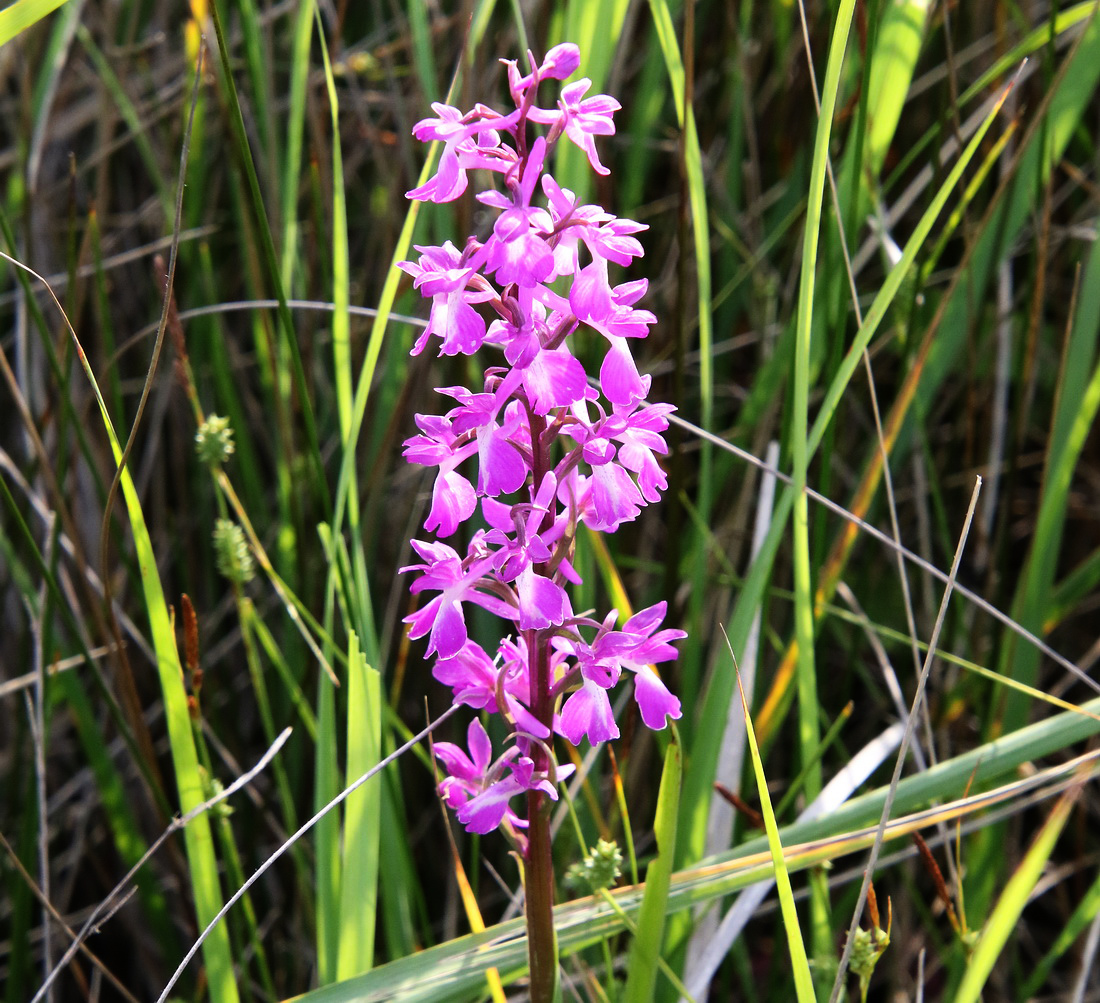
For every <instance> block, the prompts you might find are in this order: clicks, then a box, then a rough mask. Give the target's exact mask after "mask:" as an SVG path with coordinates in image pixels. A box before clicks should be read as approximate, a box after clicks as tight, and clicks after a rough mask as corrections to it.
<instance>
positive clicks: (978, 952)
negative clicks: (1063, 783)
mask: <svg viewBox="0 0 1100 1003" xmlns="http://www.w3.org/2000/svg"><path fill="white" fill-rule="evenodd" d="M1080 792H1081V788H1080V787H1079V786H1078V787H1076V788H1074V789H1073V790H1070V791H1067V792H1066V794H1065V795H1064V796H1063V797H1062V798H1061V799H1060V800H1059V801H1058V803H1057V804H1056V805H1055V806H1054V810H1053V811H1052V812H1051V813H1050V818H1048V819H1047V820H1046V822H1045V823H1044V824H1043V828H1042V829H1040V830H1039V834H1038V835H1037V836H1036V837H1035V840H1034V842H1033V843H1032V844H1031V846H1030V847H1029V848H1028V851H1027V853H1026V854H1025V855H1024V859H1023V860H1021V861H1020V865H1019V867H1017V868H1016V871H1015V873H1014V874H1013V875H1012V877H1011V878H1010V879H1009V881H1008V884H1007V885H1005V889H1004V891H1003V892H1002V893H1001V896H1000V898H999V899H998V900H997V904H996V906H994V908H993V912H992V913H991V914H990V916H989V919H988V920H986V924H985V927H984V928H983V929H982V932H981V935H980V936H979V937H978V942H977V943H976V944H975V945H974V951H973V954H972V955H971V957H970V963H969V964H968V965H967V968H966V974H965V975H964V976H963V980H962V982H961V984H960V985H959V988H958V991H957V992H956V994H955V997H954V998H955V1000H956V1003H976V1001H977V1000H979V999H980V998H981V995H982V990H983V989H984V988H985V984H986V982H987V981H988V979H989V976H990V973H991V972H992V971H993V965H994V964H995V963H996V961H997V958H999V957H1000V955H1001V952H1002V951H1003V950H1004V947H1005V944H1007V943H1008V940H1009V938H1010V937H1011V936H1012V934H1013V932H1014V931H1015V930H1016V926H1017V924H1018V923H1019V921H1020V916H1021V915H1022V913H1023V911H1024V906H1026V905H1027V901H1028V899H1029V898H1030V896H1031V894H1032V892H1034V890H1035V886H1036V885H1037V884H1038V883H1039V879H1040V877H1042V871H1043V868H1044V867H1045V866H1046V863H1047V861H1048V860H1049V859H1050V855H1051V853H1053V852H1054V845H1055V843H1057V842H1058V837H1059V836H1060V835H1061V833H1062V829H1063V828H1064V827H1065V824H1066V822H1067V821H1068V820H1069V816H1070V812H1071V811H1073V805H1074V802H1075V801H1076V800H1077V796H1078V795H1079V794H1080Z"/></svg>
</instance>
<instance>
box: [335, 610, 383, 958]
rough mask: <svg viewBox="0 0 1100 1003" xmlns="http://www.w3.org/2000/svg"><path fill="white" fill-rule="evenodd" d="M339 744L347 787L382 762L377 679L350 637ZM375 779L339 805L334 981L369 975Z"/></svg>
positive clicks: (377, 799)
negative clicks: (342, 743)
mask: <svg viewBox="0 0 1100 1003" xmlns="http://www.w3.org/2000/svg"><path fill="white" fill-rule="evenodd" d="M345 742H346V747H347V768H346V775H347V782H348V783H349V784H350V783H352V782H354V781H355V780H356V778H358V777H361V776H362V775H363V774H364V773H366V772H367V771H368V770H369V769H370V768H371V767H373V766H375V765H376V764H377V763H378V761H379V760H380V759H381V758H382V685H381V677H380V676H379V673H378V670H377V669H375V668H372V667H371V666H370V665H368V664H367V660H366V658H365V657H364V655H363V653H362V652H361V651H360V650H359V639H358V637H357V636H356V635H355V633H354V632H353V633H352V635H351V637H350V639H349V642H348V693H347V721H346V729H345ZM381 780H382V778H381V777H376V778H374V779H373V780H371V781H369V782H367V783H365V784H364V785H363V786H362V787H360V788H359V789H358V790H357V791H355V792H354V793H353V794H351V795H349V796H348V799H347V801H345V802H344V841H343V842H344V854H343V862H342V866H341V882H340V931H339V948H338V959H337V964H336V978H337V979H347V978H350V977H352V976H353V975H359V974H361V973H363V972H367V971H370V969H371V968H372V967H373V965H374V931H375V925H376V912H377V902H378V850H379V832H380V829H381V819H380V815H381V805H382V796H381V790H382V787H381Z"/></svg>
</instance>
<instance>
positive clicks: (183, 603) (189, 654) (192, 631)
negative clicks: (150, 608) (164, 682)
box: [180, 592, 199, 672]
mask: <svg viewBox="0 0 1100 1003" xmlns="http://www.w3.org/2000/svg"><path fill="white" fill-rule="evenodd" d="M180 610H181V612H182V613H183V660H184V664H185V665H186V666H187V671H188V672H194V671H195V670H196V669H197V668H198V667H199V620H198V617H196V616H195V607H194V606H192V605H191V598H190V596H188V595H187V593H186V592H184V593H183V594H182V595H181V596H180Z"/></svg>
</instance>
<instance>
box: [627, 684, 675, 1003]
mask: <svg viewBox="0 0 1100 1003" xmlns="http://www.w3.org/2000/svg"><path fill="white" fill-rule="evenodd" d="M643 671H646V670H643ZM680 755H681V754H680V743H679V741H678V739H677V737H676V735H675V733H674V734H673V736H672V740H671V741H670V742H669V743H668V748H667V749H665V765H664V770H663V771H662V773H661V787H660V790H659V792H658V794H657V817H656V819H655V820H654V823H653V829H654V836H655V837H656V840H657V855H656V856H655V857H654V858H653V860H651V861H650V863H649V867H648V868H646V873H645V895H644V896H643V897H642V904H641V908H640V910H639V912H638V925H637V932H636V933H635V935H634V942H633V943H632V944H631V945H630V958H629V960H628V961H627V966H626V970H627V979H626V988H625V989H624V990H623V1000H624V1003H648V1001H649V1000H652V999H653V993H654V990H655V989H656V986H657V963H658V960H659V959H660V956H661V940H662V938H663V937H664V932H665V917H666V914H667V906H668V888H669V881H670V879H671V877H672V865H673V862H674V860H675V856H676V827H677V824H678V822H677V816H678V813H679V809H680V782H681V776H682V769H681V762H680Z"/></svg>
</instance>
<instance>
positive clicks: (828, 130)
mask: <svg viewBox="0 0 1100 1003" xmlns="http://www.w3.org/2000/svg"><path fill="white" fill-rule="evenodd" d="M854 9H855V0H843V2H842V3H841V4H840V7H839V9H838V11H837V16H836V24H835V27H834V29H833V38H832V43H831V45H830V47H829V62H828V67H827V68H826V70H825V83H824V85H823V86H822V92H821V112H820V114H819V115H818V122H817V132H816V133H815V136H814V154H813V165H812V167H811V168H810V191H809V194H808V196H807V200H806V225H805V233H804V237H803V243H802V259H801V262H800V265H799V267H800V279H799V286H798V319H797V321H796V323H795V354H794V388H793V390H794V392H793V398H792V404H791V426H790V449H791V466H792V469H791V477H792V485H791V489H792V491H793V492H794V512H793V526H794V590H795V636H796V638H797V643H798V677H797V678H798V738H799V746H800V750H801V755H802V761H803V762H804V763H809V762H811V761H812V760H813V759H814V757H815V755H816V752H817V745H818V742H819V739H820V735H819V731H818V719H817V715H818V706H817V674H816V668H815V666H814V612H813V581H812V576H811V573H810V536H809V531H810V519H809V499H808V498H807V497H806V476H807V470H808V466H809V454H810V445H809V442H808V435H807V429H808V427H809V410H810V403H809V395H810V355H811V348H812V346H811V344H810V341H811V336H812V334H813V326H814V285H815V281H816V275H817V251H818V242H819V240H820V237H821V208H822V203H823V200H824V195H825V175H826V168H827V167H828V161H829V139H830V137H831V135H832V126H833V115H834V113H835V111H836V101H837V92H838V90H839V88H840V70H841V67H842V66H843V63H844V50H845V49H846V47H847V44H848V32H849V30H850V28H851V24H852V14H853V11H854ZM820 792H821V768H820V766H817V767H813V768H811V769H810V771H809V773H808V774H807V776H806V794H807V796H808V797H810V798H811V799H812V798H815V797H817V795H818V794H819V793H820Z"/></svg>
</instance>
